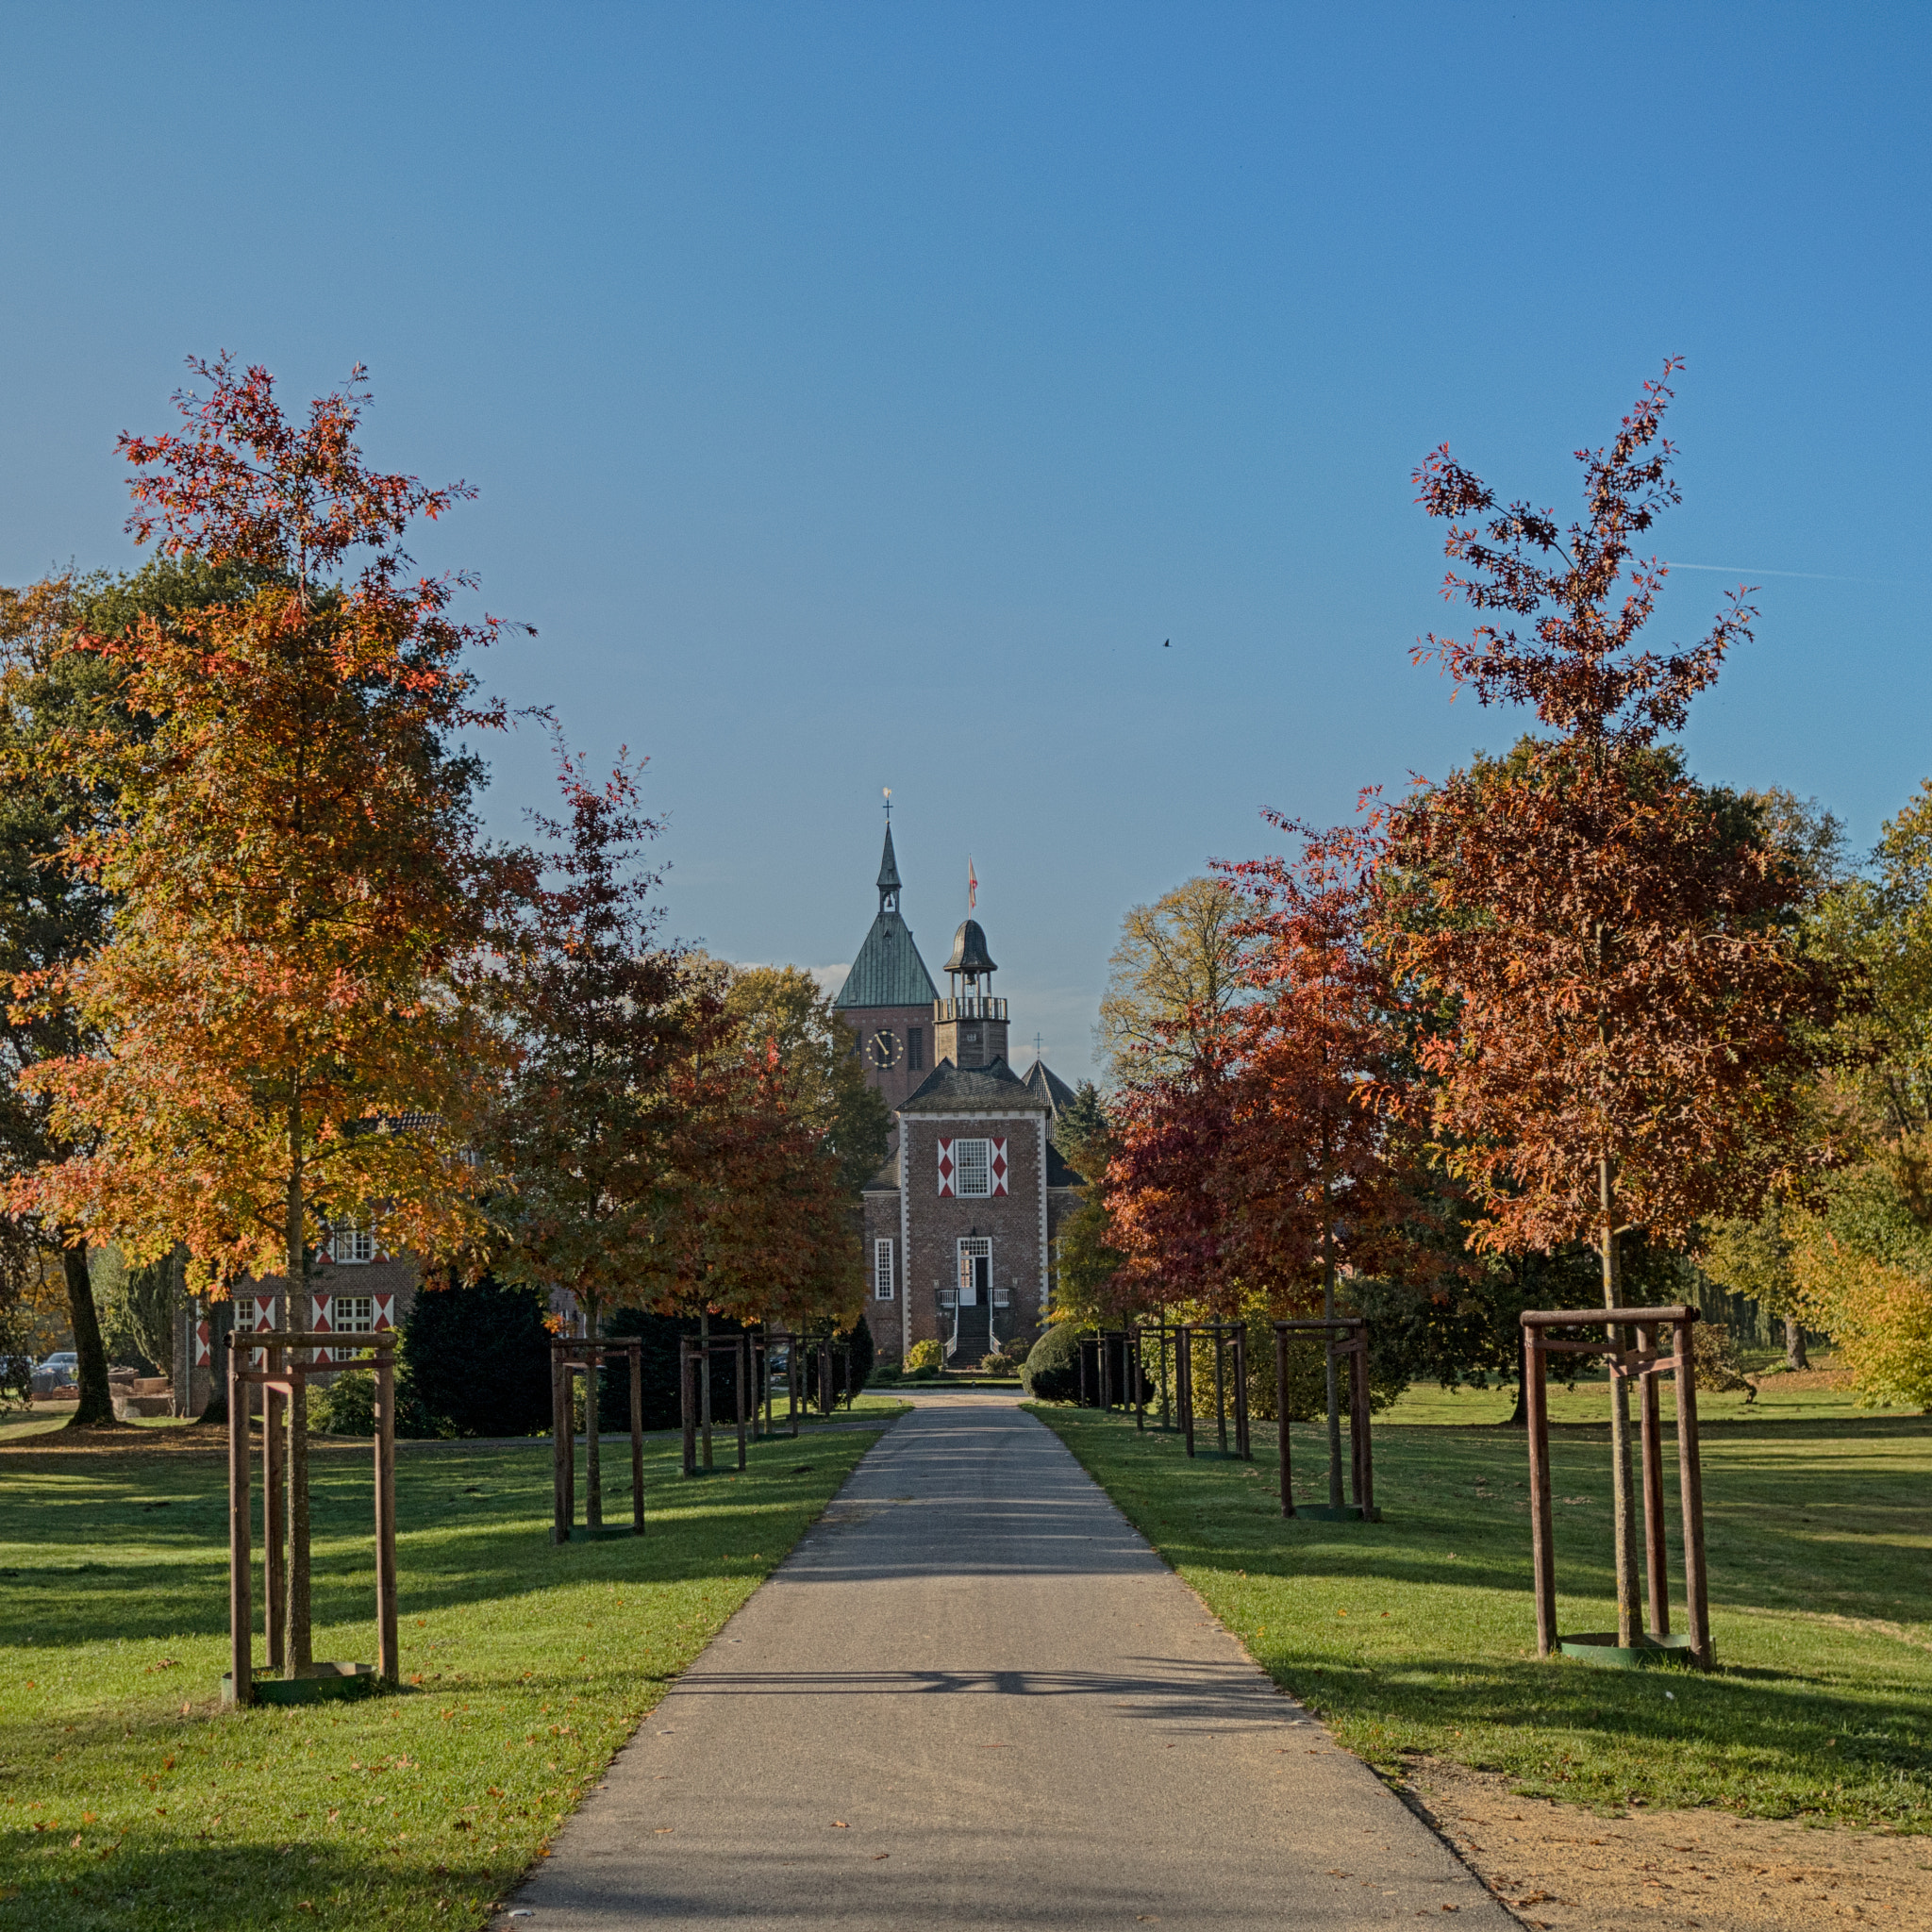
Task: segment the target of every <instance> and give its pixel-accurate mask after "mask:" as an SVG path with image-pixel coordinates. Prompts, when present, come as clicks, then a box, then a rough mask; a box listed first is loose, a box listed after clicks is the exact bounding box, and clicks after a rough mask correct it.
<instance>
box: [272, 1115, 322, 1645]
mask: <svg viewBox="0 0 1932 1932" xmlns="http://www.w3.org/2000/svg"><path fill="white" fill-rule="evenodd" d="M305 1178H306V1176H305V1174H304V1171H303V1162H302V1093H301V1090H300V1089H299V1088H297V1089H296V1090H295V1091H293V1092H292V1093H291V1095H290V1098H289V1200H288V1223H287V1225H286V1227H285V1228H284V1230H283V1236H284V1248H285V1256H286V1259H285V1268H286V1274H285V1275H284V1279H283V1284H282V1297H281V1301H282V1319H281V1324H280V1325H281V1326H282V1327H284V1328H295V1329H304V1328H307V1327H308V1326H309V1314H308V1226H307V1215H306V1207H307V1203H306V1199H305V1196H304V1192H303V1182H304V1180H305ZM298 1354H299V1355H302V1356H304V1357H306V1356H307V1354H308V1351H307V1350H306V1349H305V1350H295V1349H291V1350H290V1351H289V1352H288V1355H289V1359H290V1361H291V1363H292V1362H293V1360H294V1359H295V1357H296V1356H297V1355H298ZM289 1382H290V1386H291V1388H292V1389H293V1391H294V1393H293V1394H292V1395H291V1397H290V1399H289V1400H288V1402H287V1403H286V1404H284V1407H285V1408H286V1409H287V1412H288V1417H289V1453H288V1456H287V1457H286V1461H287V1465H288V1471H289V1510H288V1515H289V1560H288V1564H287V1566H286V1569H285V1571H284V1574H285V1575H286V1577H287V1579H288V1598H287V1610H286V1614H285V1619H284V1623H283V1626H282V1627H283V1628H284V1630H286V1631H287V1633H288V1645H287V1651H286V1661H285V1662H284V1664H283V1666H282V1674H283V1675H284V1676H288V1677H300V1676H304V1675H306V1674H308V1667H309V1665H310V1664H311V1663H313V1662H314V1660H315V1657H314V1651H313V1649H312V1647H311V1646H312V1641H313V1640H312V1638H311V1636H310V1632H309V1624H308V1377H307V1376H306V1375H291V1376H290V1377H289Z"/></svg>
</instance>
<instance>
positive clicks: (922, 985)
mask: <svg viewBox="0 0 1932 1932" xmlns="http://www.w3.org/2000/svg"><path fill="white" fill-rule="evenodd" d="M899 890H900V887H899V861H898V859H897V858H895V857H894V856H893V853H892V828H891V825H890V824H889V825H887V827H886V849H885V854H884V857H883V858H881V859H880V860H879V877H878V895H879V909H878V916H877V917H876V918H875V919H874V921H873V923H872V930H871V931H870V932H869V933H867V934H866V936H865V943H864V944H863V945H862V946H860V947H859V949H858V958H856V959H854V960H853V962H852V971H851V972H850V973H848V974H846V975H845V984H844V985H843V986H841V988H840V989H839V996H838V998H837V999H836V1000H834V1001H833V1003H832V1004H833V1005H834V1006H835V1007H836V1008H838V1009H839V1012H840V1015H841V1018H842V1019H843V1020H844V1022H845V1024H847V1025H848V1026H850V1027H851V1028H852V1032H853V1051H854V1052H855V1053H857V1054H858V1058H859V1064H860V1065H861V1066H862V1067H863V1068H864V1069H865V1077H866V1083H867V1085H868V1086H872V1087H875V1088H877V1089H878V1091H879V1092H880V1093H881V1094H883V1095H884V1096H885V1102H886V1105H887V1106H888V1107H890V1108H893V1109H894V1110H895V1111H896V1110H897V1108H898V1107H899V1105H900V1103H901V1102H903V1101H904V1100H905V1099H906V1098H907V1097H908V1095H909V1094H910V1093H911V1092H912V1091H913V1090H914V1089H915V1088H916V1087H918V1086H920V1085H921V1084H922V1083H923V1082H924V1079H925V1076H926V1075H927V1074H930V1073H931V1072H932V1070H933V1067H934V1065H935V1063H936V1060H937V1058H938V1057H937V1055H936V1054H935V1052H934V1044H935V1042H934V1038H933V1032H934V1027H933V1013H934V1008H935V1007H936V1006H937V1005H938V1002H939V993H938V991H937V990H936V989H935V987H934V986H933V983H932V975H931V974H929V973H927V972H926V970H925V962H924V960H923V959H922V958H920V957H919V948H918V947H917V946H916V945H914V944H913V942H912V928H911V927H910V926H908V924H906V921H905V919H904V918H903V917H902V916H901V914H900V911H899Z"/></svg>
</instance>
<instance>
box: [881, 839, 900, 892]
mask: <svg viewBox="0 0 1932 1932" xmlns="http://www.w3.org/2000/svg"><path fill="white" fill-rule="evenodd" d="M898 909H899V861H898V859H897V858H894V857H893V856H892V827H891V824H890V823H889V824H887V826H886V851H885V857H884V858H881V859H880V860H879V910H880V911H881V912H896V911H898Z"/></svg>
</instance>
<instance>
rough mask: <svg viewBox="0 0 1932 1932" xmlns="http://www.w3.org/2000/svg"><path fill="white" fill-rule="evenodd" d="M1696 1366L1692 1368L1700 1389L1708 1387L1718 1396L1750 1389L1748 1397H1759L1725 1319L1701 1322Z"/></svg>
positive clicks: (1749, 1399)
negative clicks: (1747, 1377) (1722, 1320)
mask: <svg viewBox="0 0 1932 1932" xmlns="http://www.w3.org/2000/svg"><path fill="white" fill-rule="evenodd" d="M1696 1335H1697V1341H1696V1356H1695V1366H1694V1368H1693V1370H1692V1374H1694V1376H1695V1378H1696V1382H1697V1386H1698V1388H1700V1389H1704V1390H1708V1391H1710V1392H1711V1393H1713V1394H1717V1395H1735V1394H1736V1393H1738V1392H1739V1391H1740V1390H1742V1391H1746V1394H1745V1400H1746V1401H1749V1402H1755V1401H1757V1385H1756V1384H1755V1383H1753V1382H1750V1381H1747V1380H1746V1379H1745V1375H1744V1364H1743V1362H1742V1361H1741V1360H1740V1358H1739V1355H1738V1344H1737V1341H1736V1339H1735V1338H1734V1337H1733V1336H1732V1334H1731V1331H1730V1328H1729V1326H1728V1324H1725V1323H1723V1322H1700V1323H1698V1324H1697V1329H1696Z"/></svg>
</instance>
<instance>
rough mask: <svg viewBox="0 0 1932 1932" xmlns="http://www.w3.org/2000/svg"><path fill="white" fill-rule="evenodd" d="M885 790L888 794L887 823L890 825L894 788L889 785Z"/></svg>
mask: <svg viewBox="0 0 1932 1932" xmlns="http://www.w3.org/2000/svg"><path fill="white" fill-rule="evenodd" d="M884 790H885V794H886V823H887V824H889V825H890V824H891V823H892V788H891V786H890V785H888V786H886V787H885V788H884Z"/></svg>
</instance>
